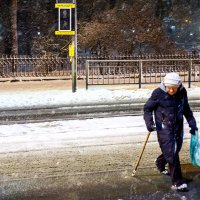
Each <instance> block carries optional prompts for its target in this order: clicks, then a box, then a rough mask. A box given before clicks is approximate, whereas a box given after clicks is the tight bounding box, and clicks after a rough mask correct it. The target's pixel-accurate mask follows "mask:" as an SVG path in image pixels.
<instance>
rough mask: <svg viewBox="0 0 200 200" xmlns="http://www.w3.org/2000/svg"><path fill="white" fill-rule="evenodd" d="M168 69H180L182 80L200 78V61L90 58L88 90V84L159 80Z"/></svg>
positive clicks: (155, 81)
mask: <svg viewBox="0 0 200 200" xmlns="http://www.w3.org/2000/svg"><path fill="white" fill-rule="evenodd" d="M168 72H178V73H179V75H180V76H181V79H182V81H183V82H188V84H189V87H190V86H191V82H197V81H198V82H199V81H200V76H199V74H200V60H199V59H198V58H191V59H182V58H179V59H173V58H171V59H140V60H87V61H86V89H87V88H88V86H89V85H115V84H138V85H139V88H141V85H142V84H147V83H148V84H149V83H160V82H161V81H162V79H163V77H164V76H165V75H166V73H168Z"/></svg>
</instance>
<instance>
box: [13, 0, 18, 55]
mask: <svg viewBox="0 0 200 200" xmlns="http://www.w3.org/2000/svg"><path fill="white" fill-rule="evenodd" d="M11 33H12V52H11V53H12V54H13V55H18V38H17V0H11Z"/></svg>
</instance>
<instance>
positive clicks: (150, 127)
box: [147, 124, 156, 132]
mask: <svg viewBox="0 0 200 200" xmlns="http://www.w3.org/2000/svg"><path fill="white" fill-rule="evenodd" d="M147 130H148V131H149V132H153V131H156V126H155V125H154V124H150V125H148V126H147Z"/></svg>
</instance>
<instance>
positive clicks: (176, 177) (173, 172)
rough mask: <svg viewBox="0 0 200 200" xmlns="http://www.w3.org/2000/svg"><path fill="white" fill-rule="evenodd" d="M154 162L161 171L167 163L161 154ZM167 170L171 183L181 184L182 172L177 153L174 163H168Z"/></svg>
mask: <svg viewBox="0 0 200 200" xmlns="http://www.w3.org/2000/svg"><path fill="white" fill-rule="evenodd" d="M156 162H157V166H158V168H159V169H160V170H161V171H163V170H165V165H166V164H167V161H166V159H165V157H164V155H163V154H161V155H160V156H158V158H157V161H156ZM169 171H170V176H171V180H172V185H180V184H182V172H181V165H180V160H179V155H178V153H177V154H176V156H175V160H174V163H173V164H171V163H169Z"/></svg>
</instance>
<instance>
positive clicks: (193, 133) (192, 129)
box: [190, 127, 198, 135]
mask: <svg viewBox="0 0 200 200" xmlns="http://www.w3.org/2000/svg"><path fill="white" fill-rule="evenodd" d="M196 131H198V128H197V127H195V128H191V129H190V133H191V134H192V135H195V133H196Z"/></svg>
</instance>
